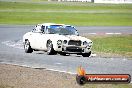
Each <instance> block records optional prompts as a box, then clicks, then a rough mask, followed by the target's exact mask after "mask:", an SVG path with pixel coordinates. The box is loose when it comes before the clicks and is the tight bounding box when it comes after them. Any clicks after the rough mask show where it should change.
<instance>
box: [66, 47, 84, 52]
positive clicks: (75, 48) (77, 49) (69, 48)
mask: <svg viewBox="0 0 132 88" xmlns="http://www.w3.org/2000/svg"><path fill="white" fill-rule="evenodd" d="M66 51H69V52H82V49H81V48H77V47H67V48H66Z"/></svg>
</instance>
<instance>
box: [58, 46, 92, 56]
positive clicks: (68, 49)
mask: <svg viewBox="0 0 132 88" xmlns="http://www.w3.org/2000/svg"><path fill="white" fill-rule="evenodd" d="M57 51H58V52H65V53H71V54H72V53H73V54H79V53H80V54H81V53H89V52H90V51H91V47H89V46H73V45H62V46H58V47H57Z"/></svg>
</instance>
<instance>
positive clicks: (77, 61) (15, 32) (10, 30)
mask: <svg viewBox="0 0 132 88" xmlns="http://www.w3.org/2000/svg"><path fill="white" fill-rule="evenodd" d="M32 28H33V26H30V25H18V26H16V25H0V63H6V64H13V65H19V66H26V67H31V68H38V69H47V70H54V71H59V72H66V73H71V74H75V73H76V72H77V67H78V66H80V65H81V66H82V67H83V68H84V69H86V72H87V73H89V74H92V73H94V74H95V73H97V74H100V73H103V74H110V73H113V74H130V75H132V60H130V59H127V58H124V57H122V58H101V57H98V56H96V57H89V58H88V57H82V56H77V55H70V56H60V55H46V53H45V52H42V51H39V52H33V53H32V54H26V53H25V52H24V50H23V45H22V42H21V40H22V36H23V34H25V33H26V32H27V31H30V30H31V29H32ZM76 28H77V29H78V30H79V32H80V33H81V34H83V33H98V32H100V33H102V32H103V33H105V32H111V33H116V32H117V33H129V34H132V27H76ZM9 42H10V45H11V46H8V45H7V43H9ZM15 43H18V45H19V47H16V44H15Z"/></svg>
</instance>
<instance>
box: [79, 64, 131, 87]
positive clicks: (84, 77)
mask: <svg viewBox="0 0 132 88" xmlns="http://www.w3.org/2000/svg"><path fill="white" fill-rule="evenodd" d="M76 81H77V83H78V84H80V85H83V84H85V83H130V82H131V76H130V75H129V74H86V72H85V70H84V69H83V68H82V67H81V66H80V67H79V68H78V74H77V76H76Z"/></svg>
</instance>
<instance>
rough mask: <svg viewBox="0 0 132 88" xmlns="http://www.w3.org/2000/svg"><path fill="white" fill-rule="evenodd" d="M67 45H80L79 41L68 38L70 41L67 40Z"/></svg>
mask: <svg viewBox="0 0 132 88" xmlns="http://www.w3.org/2000/svg"><path fill="white" fill-rule="evenodd" d="M68 45H75V46H81V41H74V40H70V41H69V42H68Z"/></svg>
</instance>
